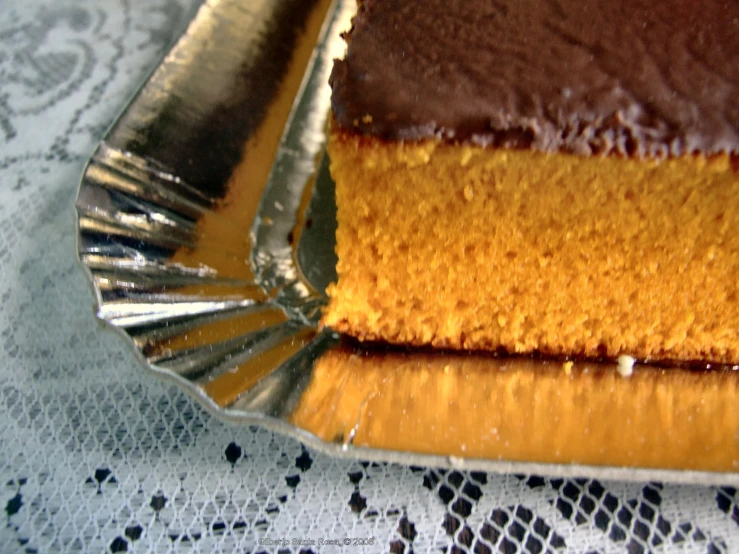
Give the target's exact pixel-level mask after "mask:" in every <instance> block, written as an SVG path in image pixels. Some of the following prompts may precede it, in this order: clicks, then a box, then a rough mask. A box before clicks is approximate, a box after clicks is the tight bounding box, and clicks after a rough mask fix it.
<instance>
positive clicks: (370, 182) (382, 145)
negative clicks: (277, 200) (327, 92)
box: [323, 0, 739, 364]
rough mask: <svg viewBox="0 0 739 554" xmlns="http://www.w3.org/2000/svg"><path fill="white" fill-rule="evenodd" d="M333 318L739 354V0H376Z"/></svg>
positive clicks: (524, 342) (355, 99) (348, 89)
mask: <svg viewBox="0 0 739 554" xmlns="http://www.w3.org/2000/svg"><path fill="white" fill-rule="evenodd" d="M347 38H348V42H349V45H348V49H347V53H346V56H345V59H344V60H342V61H337V62H336V64H335V66H334V70H333V73H332V76H331V85H332V89H333V96H332V107H333V120H332V126H331V132H330V137H329V144H328V151H329V155H330V158H331V173H332V176H333V178H334V180H335V182H336V203H337V210H338V211H337V213H338V215H337V218H338V229H337V236H336V244H337V245H336V251H337V254H338V265H337V274H338V281H337V283H336V284H334V285H332V286H331V287H330V288H329V291H328V293H329V296H330V302H329V305H328V307H327V310H326V312H325V315H324V318H323V324H324V325H327V326H330V327H332V328H334V329H336V330H338V331H341V332H344V333H348V334H350V335H353V336H355V337H357V338H359V339H360V340H379V341H386V342H390V343H399V344H409V345H418V346H422V345H431V346H434V347H441V348H453V349H482V350H504V351H507V352H541V353H544V354H550V355H575V356H589V357H617V356H619V355H621V354H628V355H631V356H634V357H636V358H639V359H647V360H663V361H666V360H670V361H686V362H691V361H704V362H718V363H727V364H739V2H734V1H726V0H704V1H702V2H696V1H695V0H670V1H667V0H651V1H649V0H624V1H620V2H603V1H601V0H581V1H579V2H557V1H543V0H451V1H450V0H443V1H442V0H424V1H409V0H364V1H362V2H360V7H359V12H358V14H357V16H356V18H355V19H354V24H353V28H352V30H351V32H350V33H349V35H348V37H347Z"/></svg>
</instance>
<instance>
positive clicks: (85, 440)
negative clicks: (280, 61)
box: [0, 0, 739, 553]
mask: <svg viewBox="0 0 739 554" xmlns="http://www.w3.org/2000/svg"><path fill="white" fill-rule="evenodd" d="M197 4H198V2H196V1H195V0H154V1H152V2H146V3H144V2H128V1H126V0H101V1H99V2H96V3H95V4H90V3H88V2H84V1H83V0H63V1H61V2H58V1H53V0H33V1H30V2H23V3H20V2H15V3H13V2H10V3H3V4H0V76H2V78H0V143H2V148H0V174H1V175H2V181H1V182H2V187H0V302H1V303H2V307H3V309H2V310H1V311H0V444H2V450H1V453H0V506H2V507H3V508H4V512H3V516H4V517H5V522H4V524H3V525H0V550H1V551H2V552H4V553H5V552H8V553H21V552H22V553H30V552H43V553H51V552H126V551H128V552H233V551H253V552H259V551H265V552H308V551H313V552H324V551H325V552H330V551H340V550H349V549H353V550H354V551H357V552H361V551H365V552H377V551H384V552H387V551H390V552H411V551H416V552H424V551H447V552H474V553H486V552H560V551H562V552H564V551H568V552H589V551H593V552H622V551H628V552H649V551H656V552H671V551H685V552H736V551H737V548H739V547H737V545H739V495H737V491H736V490H735V489H733V488H729V487H694V486H673V485H661V484H659V483H648V484H644V483H642V484H633V483H615V482H598V481H593V480H562V479H546V478H541V477H537V476H521V475H508V476H500V475H493V474H485V473H476V472H460V471H441V470H437V469H430V468H418V467H406V466H400V465H391V464H376V463H362V462H355V461H345V460H335V459H332V458H329V457H327V456H324V455H322V454H320V453H317V452H314V451H311V450H308V449H306V448H305V447H303V446H302V445H301V444H300V443H298V442H296V441H294V440H292V439H288V438H284V437H282V436H280V435H275V434H273V433H271V432H269V431H266V430H263V429H258V428H249V427H237V426H232V425H227V424H225V423H222V422H220V421H218V420H215V419H214V418H212V417H211V416H210V415H208V414H207V413H206V412H204V411H203V410H202V409H201V408H200V407H199V406H198V405H197V404H196V403H195V402H194V401H193V400H192V399H190V397H189V396H187V395H186V394H185V393H184V392H182V391H181V390H180V389H178V388H176V387H174V386H171V385H167V384H164V383H162V382H159V381H158V380H156V379H154V378H153V377H151V376H150V375H147V374H145V373H144V372H143V371H142V370H141V369H140V368H139V366H138V364H137V363H136V361H135V359H134V356H133V353H132V351H131V350H130V349H129V348H128V346H127V345H126V344H125V343H124V341H122V340H121V339H120V337H118V336H115V335H114V334H112V333H109V332H104V331H102V330H101V329H100V328H99V326H98V325H97V324H96V322H95V321H94V318H93V317H92V314H91V309H90V308H91V304H92V299H91V295H90V292H89V290H88V287H87V284H86V283H85V279H84V277H83V275H82V272H81V271H80V269H79V268H78V267H77V264H76V262H75V260H74V225H73V215H72V214H73V202H74V196H75V193H76V185H77V182H78V179H79V176H80V174H81V172H82V169H83V167H84V163H85V161H86V159H87V158H88V156H89V155H90V154H91V152H92V150H93V149H94V147H95V146H96V144H97V141H98V140H99V139H100V138H101V136H102V134H103V132H104V130H105V128H106V126H107V125H108V124H109V122H110V121H111V120H112V118H113V117H114V116H115V115H116V112H117V111H118V110H119V109H120V107H121V106H122V105H123V104H124V103H125V101H126V99H127V98H128V97H129V96H130V95H131V94H132V93H133V92H134V90H135V87H136V86H137V84H138V83H140V81H141V80H142V79H143V78H144V76H145V75H146V73H147V72H148V71H149V70H150V69H151V68H152V66H153V65H154V64H156V63H157V61H158V59H159V58H160V57H161V55H162V54H163V53H164V52H165V51H166V49H167V47H168V46H169V45H170V44H171V42H172V40H174V39H175V38H176V36H177V33H178V30H180V29H182V27H183V26H184V25H185V24H186V23H187V21H188V19H189V18H190V17H191V16H192V14H193V13H194V11H195V10H196V9H197ZM321 541H323V542H331V541H338V545H328V546H327V545H325V544H320V543H321ZM345 541H349V544H348V546H346V547H345V546H344V542H345ZM260 543H261V544H260Z"/></svg>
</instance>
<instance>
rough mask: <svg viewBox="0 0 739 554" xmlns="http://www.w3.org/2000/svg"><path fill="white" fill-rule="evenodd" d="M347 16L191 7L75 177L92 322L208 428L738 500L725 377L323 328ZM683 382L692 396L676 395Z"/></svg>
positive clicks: (415, 460) (309, 8)
mask: <svg viewBox="0 0 739 554" xmlns="http://www.w3.org/2000/svg"><path fill="white" fill-rule="evenodd" d="M355 9H356V5H355V2H354V0H334V2H333V3H330V2H329V0H310V1H309V0H252V1H251V2H248V3H247V2H242V1H241V0H211V1H208V2H206V3H205V4H204V5H203V6H202V8H201V9H200V11H199V13H198V14H197V16H196V18H195V19H194V20H193V22H192V23H191V25H190V26H189V28H188V30H187V31H186V33H185V34H184V35H183V37H182V38H181V39H180V41H179V42H178V44H177V45H176V46H175V48H174V49H173V50H172V51H171V52H170V53H169V54H168V56H167V57H166V58H165V59H164V60H163V62H162V63H161V64H160V66H159V67H158V68H157V69H156V71H155V72H154V73H153V74H152V76H151V77H150V78H149V80H148V82H147V83H146V84H145V86H144V87H143V88H142V89H141V90H140V91H139V93H138V94H137V95H136V97H135V98H134V99H133V101H132V102H131V103H130V104H129V105H128V106H127V108H126V109H125V111H124V112H123V114H122V115H121V117H120V118H119V119H118V121H117V122H116V123H115V124H114V125H113V127H112V128H111V130H110V131H109V132H108V134H107V135H106V137H105V139H104V140H103V141H102V143H101V144H100V146H99V147H98V149H97V151H96V152H95V154H94V155H93V157H92V159H91V160H90V162H89V165H88V167H87V168H86V170H85V173H84V176H83V178H82V183H81V186H80V190H79V195H78V199H77V213H78V243H77V252H78V256H79V260H80V262H81V264H82V266H83V267H84V268H85V270H86V273H87V275H88V277H89V279H90V282H91V283H92V288H93V291H94V294H95V301H96V310H97V317H98V318H99V319H100V320H102V321H104V322H105V323H106V324H107V326H108V327H110V328H113V329H116V330H117V331H119V332H120V334H121V335H122V336H123V337H125V338H126V340H128V341H129V342H130V343H131V345H132V346H133V348H134V350H135V352H136V353H137V355H138V357H139V359H140V361H141V363H142V364H143V366H144V367H145V368H146V369H147V370H148V371H151V372H152V373H154V374H155V375H158V376H160V377H162V378H164V379H167V380H169V381H172V382H174V383H176V384H177V385H179V386H181V387H182V388H184V389H185V390H187V391H188V392H189V393H191V394H192V395H193V396H194V397H195V398H196V399H197V400H198V401H199V402H200V403H201V404H202V405H203V406H204V407H205V408H206V409H208V410H209V411H210V412H212V413H213V414H215V415H216V416H218V417H220V418H222V419H225V420H228V421H232V422H234V423H243V424H256V425H260V426H264V427H266V428H269V429H272V430H274V431H277V432H279V433H283V434H287V435H290V436H293V437H295V438H297V439H299V440H300V441H302V442H304V443H306V444H308V445H310V446H312V447H313V448H316V449H318V450H321V451H323V452H326V453H328V454H330V455H334V456H340V457H349V458H360V459H364V460H375V461H389V462H398V463H403V464H413V465H433V466H441V467H455V468H463V469H478V470H486V471H494V472H515V473H537V474H544V475H552V476H578V477H592V478H601V479H628V480H658V481H674V482H684V483H703V484H709V483H715V484H724V485H727V484H734V485H737V484H739V421H736V420H737V419H739V416H738V415H737V414H736V410H735V406H736V403H737V399H738V398H739V393H738V391H739V372H737V371H733V370H731V369H722V370H717V371H707V372H701V373H697V372H695V371H690V370H687V369H680V368H671V369H669V370H665V369H664V368H653V367H647V366H638V367H637V368H636V371H635V373H634V375H633V376H632V377H631V378H623V377H621V376H619V375H618V373H617V372H616V371H615V366H613V365H609V364H599V363H590V362H587V363H586V362H577V363H575V364H574V365H569V364H563V363H562V362H557V361H547V360H538V359H534V358H515V357H510V358H506V357H496V356H489V355H484V354H471V353H439V352H428V351H426V352H418V351H416V352H410V351H404V350H400V349H394V350H392V349H388V350H380V349H370V348H366V347H362V346H360V345H357V344H353V343H351V342H349V341H347V340H345V339H343V338H342V337H339V336H337V335H335V334H333V333H331V332H330V331H329V330H323V331H320V330H319V329H318V327H317V322H318V319H319V317H320V309H321V306H322V305H323V304H324V302H325V294H324V292H323V291H324V290H325V287H326V285H327V284H328V283H329V282H331V280H332V279H333V278H334V277H335V270H334V267H335V263H336V259H335V256H334V253H333V246H334V230H335V215H334V211H335V206H334V204H333V202H334V199H333V183H332V182H331V179H330V176H329V174H328V160H327V159H326V156H325V155H324V142H325V129H326V122H327V115H328V112H329V103H330V88H329V86H328V76H329V74H330V70H331V65H332V60H333V59H334V58H336V57H340V56H341V55H342V54H343V50H344V46H345V45H344V43H343V40H342V39H341V38H340V32H342V31H345V30H347V29H348V28H349V26H350V18H351V16H352V15H353V13H354V11H355ZM688 388H690V389H691V390H693V391H695V390H696V389H698V390H703V391H704V393H705V396H701V395H700V394H699V395H697V396H696V395H693V400H683V396H684V395H683V394H682V393H683V391H685V390H687V389H688ZM706 398H708V399H709V400H710V402H709V403H708V404H709V405H706V402H705V399H706ZM717 418H723V420H724V423H725V425H724V426H723V427H722V429H723V432H721V433H719V434H716V433H711V432H710V429H711V428H712V423H713V422H715V421H717ZM616 421H618V422H621V423H620V424H614V422H616ZM727 421H728V423H726V422H727ZM732 425H733V427H732ZM726 429H729V430H731V429H733V430H734V433H733V436H732V435H731V434H730V433H729V434H727V433H726Z"/></svg>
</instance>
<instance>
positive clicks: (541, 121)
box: [331, 0, 739, 157]
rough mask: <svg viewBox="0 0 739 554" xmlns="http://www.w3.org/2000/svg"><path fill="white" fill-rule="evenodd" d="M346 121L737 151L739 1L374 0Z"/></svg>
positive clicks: (523, 139) (360, 30)
mask: <svg viewBox="0 0 739 554" xmlns="http://www.w3.org/2000/svg"><path fill="white" fill-rule="evenodd" d="M360 4H361V7H360V10H359V13H358V14H357V17H356V18H355V19H354V26H353V29H352V31H351V33H350V35H349V37H348V39H349V46H348V49H347V54H346V57H345V59H344V60H337V61H336V63H335V65H334V69H333V73H332V75H331V86H332V87H333V96H332V106H333V112H334V116H335V118H336V120H337V121H338V123H339V125H340V126H341V127H343V128H345V129H349V130H355V131H358V132H360V133H364V134H371V135H374V136H377V137H380V138H385V139H419V138H427V137H438V138H442V139H446V140H452V141H462V142H472V143H476V144H483V145H503V146H511V147H531V148H535V149H537V150H542V151H557V150H563V151H568V152H574V153H578V154H621V155H627V156H631V155H638V156H649V157H651V156H679V155H683V154H687V153H703V154H718V153H730V154H737V153H739V0H619V1H609V0H576V1H575V0H363V1H362V2H360Z"/></svg>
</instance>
